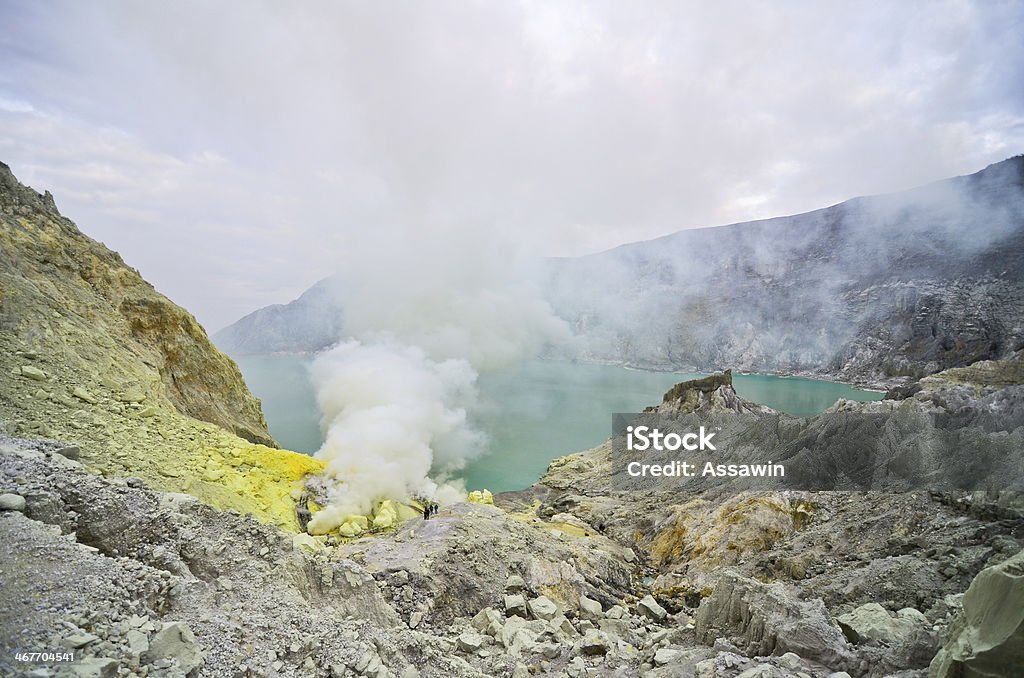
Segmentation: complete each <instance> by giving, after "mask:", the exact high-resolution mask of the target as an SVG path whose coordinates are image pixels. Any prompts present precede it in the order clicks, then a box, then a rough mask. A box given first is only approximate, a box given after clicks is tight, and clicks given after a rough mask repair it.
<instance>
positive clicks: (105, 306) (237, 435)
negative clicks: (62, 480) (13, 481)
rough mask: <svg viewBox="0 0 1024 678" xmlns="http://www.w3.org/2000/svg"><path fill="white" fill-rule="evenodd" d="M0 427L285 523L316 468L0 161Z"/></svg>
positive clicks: (187, 326)
mask: <svg viewBox="0 0 1024 678" xmlns="http://www.w3.org/2000/svg"><path fill="white" fill-rule="evenodd" d="M0 426H2V427H3V428H4V429H6V430H7V431H8V432H10V433H17V434H22V435H37V436H46V437H59V438H60V439H63V440H67V441H73V443H74V444H75V445H74V447H75V449H76V450H77V452H76V458H78V459H79V460H80V461H81V462H82V463H83V464H85V465H86V467H88V468H90V469H92V470H94V471H97V472H100V473H105V474H112V475H119V476H122V477H137V478H139V479H141V480H143V481H145V482H147V483H149V484H151V485H152V486H153V487H157V488H160V489H163V490H169V491H175V492H188V493H191V494H193V495H195V496H196V497H199V498H201V499H202V500H203V501H205V502H207V503H209V504H211V505H214V506H218V507H221V508H224V509H235V510H238V511H241V512H243V513H251V514H254V515H257V516H259V517H260V519H261V520H264V521H268V522H273V523H276V524H278V525H280V526H282V527H286V528H290V529H298V525H297V522H296V517H295V501H294V500H293V499H292V498H291V492H292V490H293V489H295V488H296V487H297V486H298V484H299V482H300V481H301V480H302V479H303V478H304V477H305V476H306V475H307V474H309V473H313V472H316V471H318V470H320V468H321V464H320V463H319V462H317V461H316V460H314V459H312V458H310V457H308V456H305V455H299V454H295V453H292V452H285V451H280V452H279V451H277V450H276V449H273V448H274V447H276V444H275V442H274V440H273V438H271V436H270V434H269V432H268V431H267V424H266V420H265V419H264V417H263V413H262V411H261V408H260V402H259V400H258V399H256V398H255V397H253V395H252V394H251V393H250V392H249V390H248V388H247V387H246V385H245V382H244V381H243V379H242V376H241V373H240V372H239V370H238V367H237V366H236V365H235V363H234V362H233V361H232V360H231V359H230V358H228V357H227V356H225V355H224V354H223V353H221V352H220V351H219V350H217V349H216V348H215V347H214V346H213V344H211V343H210V341H209V340H208V338H207V336H206V332H205V331H204V330H203V328H202V327H201V326H200V325H199V323H197V322H196V320H195V319H194V318H193V317H192V316H191V315H190V314H189V313H188V312H187V311H185V310H184V309H182V308H180V307H178V306H176V305H175V304H174V303H172V302H171V301H170V300H168V299H167V298H166V297H164V296H163V295H161V294H160V293H159V292H157V291H156V290H154V289H153V287H152V286H151V285H150V284H149V283H147V282H146V281H145V280H143V278H142V277H141V276H140V275H139V273H138V272H137V271H135V270H134V269H132V268H130V267H129V266H128V265H126V264H125V263H124V261H123V260H122V259H121V257H120V256H119V255H118V254H117V253H116V252H113V251H111V250H110V249H108V248H106V247H105V246H103V245H102V244H101V243H98V242H96V241H94V240H92V239H91V238H89V237H88V236H86V235H84V234H83V233H82V232H81V231H79V230H78V228H77V227H76V226H75V224H73V223H72V222H71V221H70V220H68V219H66V218H64V217H62V216H61V215H60V213H59V212H58V211H57V208H56V206H55V204H54V201H53V198H52V196H50V195H49V194H48V193H47V194H44V195H40V194H38V193H36V192H35V191H34V190H32V189H31V188H28V187H26V186H22V185H21V184H19V183H18V182H17V180H16V179H15V178H14V176H13V174H12V173H11V171H10V169H9V168H8V167H7V166H6V165H0ZM69 449H70V448H69Z"/></svg>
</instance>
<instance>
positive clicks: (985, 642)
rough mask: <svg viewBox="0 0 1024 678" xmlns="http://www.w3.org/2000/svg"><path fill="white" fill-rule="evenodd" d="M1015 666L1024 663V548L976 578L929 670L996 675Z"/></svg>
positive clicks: (938, 676) (940, 675)
mask: <svg viewBox="0 0 1024 678" xmlns="http://www.w3.org/2000/svg"><path fill="white" fill-rule="evenodd" d="M1011 666H1015V667H1022V666H1024V551H1021V552H1020V553H1018V554H1017V555H1015V556H1013V557H1012V558H1010V559H1008V560H1006V561H1004V562H1002V563H1000V564H998V565H994V566H992V567H986V568H985V569H984V570H982V571H981V572H979V573H978V575H977V576H976V577H975V578H974V581H972V582H971V586H970V588H968V589H967V593H965V594H964V598H963V613H962V614H961V615H960V616H959V617H958V619H957V620H956V621H955V622H954V623H953V626H952V627H951V628H950V634H949V637H948V639H947V640H946V644H945V645H944V646H943V647H942V649H941V650H939V652H938V654H936V655H935V658H934V659H933V660H932V663H931V665H930V666H929V667H928V675H929V676H931V677H932V678H954V677H957V676H978V677H980V678H987V677H988V676H992V677H993V678H994V677H995V676H1005V675H1008V674H1007V673H1006V672H1005V671H1006V668H1007V667H1011Z"/></svg>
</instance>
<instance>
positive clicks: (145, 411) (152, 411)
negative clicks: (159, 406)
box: [139, 405, 156, 417]
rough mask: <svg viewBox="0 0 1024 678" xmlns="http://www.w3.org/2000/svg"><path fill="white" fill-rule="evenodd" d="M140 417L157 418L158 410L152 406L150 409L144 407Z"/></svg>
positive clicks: (140, 411)
mask: <svg viewBox="0 0 1024 678" xmlns="http://www.w3.org/2000/svg"><path fill="white" fill-rule="evenodd" d="M139 416H140V417H155V416H156V408H155V407H153V406H152V405H150V406H148V407H144V408H142V409H141V410H139Z"/></svg>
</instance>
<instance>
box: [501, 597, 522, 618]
mask: <svg viewBox="0 0 1024 678" xmlns="http://www.w3.org/2000/svg"><path fill="white" fill-rule="evenodd" d="M505 616H506V617H512V616H516V617H525V616H527V611H526V598H524V597H523V596H521V595H519V594H518V593H517V594H513V595H507V596H505Z"/></svg>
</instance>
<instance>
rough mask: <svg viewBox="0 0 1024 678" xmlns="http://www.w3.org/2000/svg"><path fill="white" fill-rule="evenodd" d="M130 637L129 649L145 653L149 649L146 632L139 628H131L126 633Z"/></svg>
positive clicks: (136, 652)
mask: <svg viewBox="0 0 1024 678" xmlns="http://www.w3.org/2000/svg"><path fill="white" fill-rule="evenodd" d="M126 637H127V639H128V649H129V650H131V651H132V652H133V653H135V654H144V653H145V652H146V651H147V650H149V638H148V637H147V636H146V634H145V633H143V632H142V631H139V630H138V629H131V630H129V631H128V633H127V635H126Z"/></svg>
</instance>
